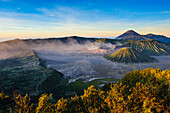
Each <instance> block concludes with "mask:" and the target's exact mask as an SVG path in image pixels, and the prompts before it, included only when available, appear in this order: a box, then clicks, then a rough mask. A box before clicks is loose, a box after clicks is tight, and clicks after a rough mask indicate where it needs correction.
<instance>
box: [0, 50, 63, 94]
mask: <svg viewBox="0 0 170 113" xmlns="http://www.w3.org/2000/svg"><path fill="white" fill-rule="evenodd" d="M41 63H42V62H41V60H40V59H39V58H38V57H37V56H36V54H35V53H34V52H33V51H31V53H30V54H29V55H28V56H22V57H15V58H10V59H6V60H0V81H1V84H0V91H4V92H6V93H7V94H9V95H12V94H13V91H15V90H17V91H19V92H20V93H22V94H26V93H29V94H30V95H39V94H41V93H43V92H50V90H51V89H52V88H54V87H55V86H56V85H57V84H60V80H61V79H62V78H63V74H61V73H59V72H57V71H56V70H54V69H50V68H45V67H43V66H42V65H41ZM45 83H48V85H47V84H45Z"/></svg>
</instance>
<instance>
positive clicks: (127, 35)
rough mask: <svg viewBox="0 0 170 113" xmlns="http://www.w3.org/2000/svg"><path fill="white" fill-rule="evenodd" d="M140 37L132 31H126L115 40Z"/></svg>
mask: <svg viewBox="0 0 170 113" xmlns="http://www.w3.org/2000/svg"><path fill="white" fill-rule="evenodd" d="M137 36H140V34H138V33H137V32H135V31H133V30H128V31H127V32H125V33H123V34H122V35H120V36H118V37H117V39H131V38H135V37H137Z"/></svg>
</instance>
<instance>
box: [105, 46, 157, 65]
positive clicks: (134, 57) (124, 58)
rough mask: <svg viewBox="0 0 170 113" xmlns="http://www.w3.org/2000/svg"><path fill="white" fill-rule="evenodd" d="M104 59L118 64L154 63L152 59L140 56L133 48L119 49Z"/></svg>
mask: <svg viewBox="0 0 170 113" xmlns="http://www.w3.org/2000/svg"><path fill="white" fill-rule="evenodd" d="M106 58H107V59H109V60H111V61H114V62H120V63H140V62H141V63H143V62H153V61H155V59H154V58H151V57H149V56H147V55H144V54H141V53H140V52H138V51H137V50H135V49H133V48H121V49H120V50H118V51H117V52H115V53H113V54H111V55H108V56H106Z"/></svg>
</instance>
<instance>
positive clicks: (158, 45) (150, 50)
mask: <svg viewBox="0 0 170 113" xmlns="http://www.w3.org/2000/svg"><path fill="white" fill-rule="evenodd" d="M124 46H125V47H131V48H134V49H136V50H138V51H140V52H141V53H142V54H146V55H153V56H157V55H169V54H170V48H169V47H168V46H167V45H166V44H164V43H162V42H159V41H156V40H129V41H128V43H126V44H125V45H124Z"/></svg>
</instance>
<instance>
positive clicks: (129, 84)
mask: <svg viewBox="0 0 170 113" xmlns="http://www.w3.org/2000/svg"><path fill="white" fill-rule="evenodd" d="M169 85H170V70H165V71H162V70H160V69H145V70H140V71H132V72H131V73H129V74H127V75H125V76H124V77H123V78H122V80H121V81H120V82H117V83H115V84H112V85H111V86H110V90H109V91H105V92H104V91H103V90H100V89H99V90H97V89H95V87H94V86H93V85H92V86H90V87H88V89H85V90H84V94H83V95H81V96H77V95H75V96H74V97H71V98H69V99H64V98H61V99H59V100H58V101H57V102H54V101H53V96H52V94H49V95H48V94H45V93H44V94H42V95H41V96H40V98H39V99H38V104H35V103H34V104H33V103H31V102H30V98H29V96H28V95H27V94H26V95H25V96H24V97H22V96H21V95H20V94H16V95H14V99H13V100H14V101H15V104H14V105H13V106H11V109H10V112H12V113H80V112H84V113H125V112H131V113H136V112H139V113H141V112H143V113H160V112H167V113H168V112H170V111H169V110H170V109H169V103H168V102H169V100H168V99H169V95H170V94H169V92H170V87H169ZM1 95H5V94H4V93H3V94H1ZM5 97H6V98H8V97H7V96H5ZM3 99H4V96H2V97H1V101H2V100H3Z"/></svg>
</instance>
